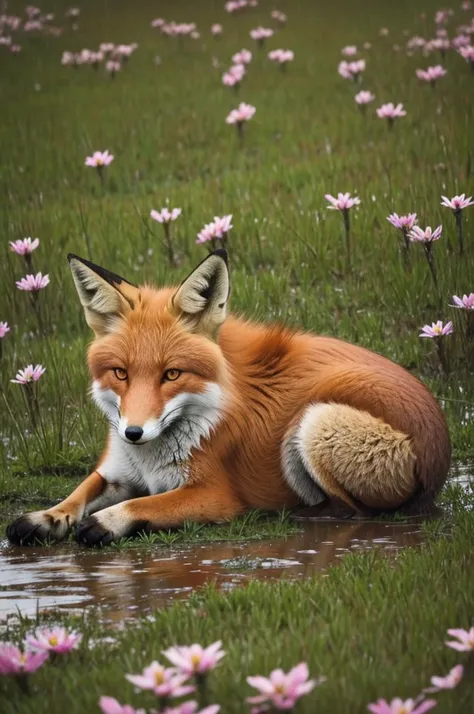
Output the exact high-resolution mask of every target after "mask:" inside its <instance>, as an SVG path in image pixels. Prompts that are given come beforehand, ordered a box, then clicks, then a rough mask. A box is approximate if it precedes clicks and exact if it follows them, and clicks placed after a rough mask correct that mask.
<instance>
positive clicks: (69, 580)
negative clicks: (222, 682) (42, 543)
mask: <svg viewBox="0 0 474 714" xmlns="http://www.w3.org/2000/svg"><path fill="white" fill-rule="evenodd" d="M302 526H303V530H302V532H301V533H299V534H297V535H293V536H290V537H289V538H286V539H276V540H270V541H269V540H265V541H256V542H248V543H214V544H205V545H195V546H188V547H184V548H180V549H179V550H177V549H172V550H171V549H168V550H165V549H157V548H156V547H155V548H151V549H149V550H146V549H143V548H142V549H136V550H125V551H117V552H110V551H108V552H101V551H91V550H85V551H83V550H77V549H76V547H75V546H62V547H56V548H51V549H48V550H45V549H41V548H38V549H35V548H11V549H5V551H4V553H3V554H2V555H0V586H1V588H2V590H1V591H0V614H1V615H3V616H5V615H7V614H8V613H11V612H15V611H17V610H19V611H20V612H22V613H23V614H33V613H34V612H35V611H36V609H37V608H39V609H41V610H46V609H50V608H60V609H78V608H79V609H82V607H83V606H84V605H88V604H94V605H99V606H101V608H102V610H103V616H104V618H105V619H111V620H123V619H126V618H129V617H135V616H136V614H137V610H139V612H140V614H143V613H146V612H148V611H150V610H152V609H154V608H156V607H160V606H162V605H164V604H167V603H169V602H171V601H172V600H174V599H175V598H177V597H183V596H185V595H186V594H187V593H189V592H190V591H191V590H195V589H196V588H199V587H201V586H202V585H204V584H205V583H209V582H214V583H215V584H216V586H217V587H218V588H225V589H230V588H233V587H235V586H236V585H240V584H241V583H244V582H246V581H248V580H249V579H254V578H259V579H261V580H268V579H278V578H282V577H289V578H302V577H308V576H310V575H314V574H316V573H317V572H319V571H321V570H323V569H325V568H326V567H327V566H328V565H330V564H331V563H334V562H337V560H338V558H341V557H342V556H343V555H344V554H345V553H348V552H357V551H360V550H367V549H372V548H381V549H383V550H384V551H393V550H398V549H399V548H403V547H405V546H407V545H412V544H416V543H419V542H420V540H421V535H420V531H419V527H418V526H417V525H416V524H410V525H407V524H394V523H375V522H353V521H343V522H334V521H303V522H302Z"/></svg>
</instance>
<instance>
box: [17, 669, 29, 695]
mask: <svg viewBox="0 0 474 714" xmlns="http://www.w3.org/2000/svg"><path fill="white" fill-rule="evenodd" d="M15 679H16V681H17V684H18V686H19V687H20V689H21V691H22V692H23V694H30V693H31V692H30V681H29V677H28V674H26V673H23V674H18V675H17V676H16V677H15Z"/></svg>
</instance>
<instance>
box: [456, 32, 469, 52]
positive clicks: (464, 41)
mask: <svg viewBox="0 0 474 714" xmlns="http://www.w3.org/2000/svg"><path fill="white" fill-rule="evenodd" d="M470 44H471V38H470V37H469V35H457V36H456V37H453V39H452V40H451V45H452V46H453V47H454V49H455V50H459V49H460V48H461V47H469V45H470Z"/></svg>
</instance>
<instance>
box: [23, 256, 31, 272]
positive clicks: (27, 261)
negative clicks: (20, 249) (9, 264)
mask: <svg viewBox="0 0 474 714" xmlns="http://www.w3.org/2000/svg"><path fill="white" fill-rule="evenodd" d="M23 257H24V259H25V265H26V272H27V273H33V261H32V259H31V253H25V255H24V256H23Z"/></svg>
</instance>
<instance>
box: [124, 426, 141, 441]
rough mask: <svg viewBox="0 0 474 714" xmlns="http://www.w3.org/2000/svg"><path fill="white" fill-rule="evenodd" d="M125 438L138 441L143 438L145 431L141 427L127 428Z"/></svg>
mask: <svg viewBox="0 0 474 714" xmlns="http://www.w3.org/2000/svg"><path fill="white" fill-rule="evenodd" d="M125 436H126V437H127V439H128V440H129V441H138V440H139V439H141V438H142V436H143V429H142V428H141V426H127V428H126V429H125Z"/></svg>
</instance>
